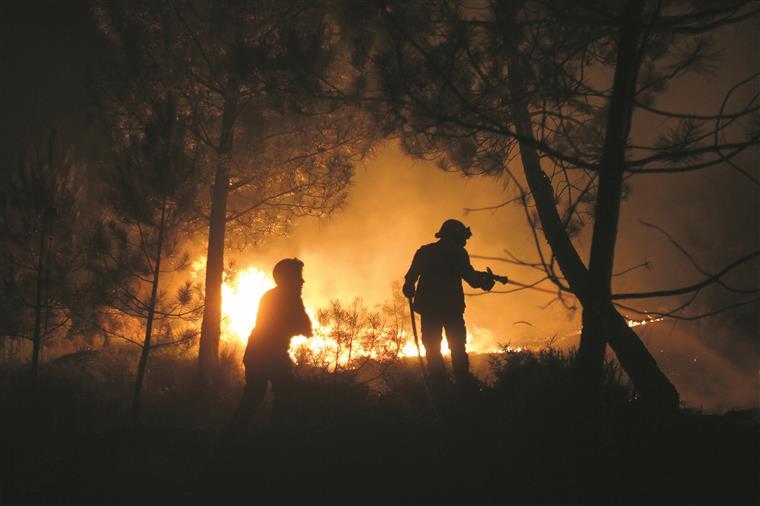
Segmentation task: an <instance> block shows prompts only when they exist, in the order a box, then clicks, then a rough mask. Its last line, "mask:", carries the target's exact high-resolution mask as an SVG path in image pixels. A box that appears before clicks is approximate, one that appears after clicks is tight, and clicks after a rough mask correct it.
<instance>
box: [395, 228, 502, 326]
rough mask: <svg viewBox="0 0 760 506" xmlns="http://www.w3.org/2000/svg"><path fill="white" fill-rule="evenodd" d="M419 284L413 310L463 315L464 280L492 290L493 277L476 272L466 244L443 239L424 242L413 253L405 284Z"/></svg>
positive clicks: (471, 284)
mask: <svg viewBox="0 0 760 506" xmlns="http://www.w3.org/2000/svg"><path fill="white" fill-rule="evenodd" d="M418 278H419V284H418V285H417V289H416V291H415V294H414V310H415V312H417V313H419V314H436V315H441V316H443V315H462V314H463V313H464V308H465V303H464V292H463V290H462V280H463V279H464V280H465V281H467V283H468V284H469V285H470V286H472V287H473V288H482V289H484V290H490V289H491V288H492V287H493V284H494V282H493V278H492V277H491V276H490V275H489V274H488V273H487V272H480V271H476V270H475V269H474V268H473V267H472V265H471V264H470V256H469V255H468V254H467V250H465V249H464V247H462V246H459V245H458V244H456V242H454V241H453V240H450V239H447V238H442V239H440V240H438V241H437V242H433V243H430V244H425V245H424V246H422V247H421V248H420V249H418V250H417V252H416V253H415V254H414V259H413V260H412V265H411V267H409V272H407V273H406V276H405V284H406V285H411V286H414V284H415V282H417V280H418Z"/></svg>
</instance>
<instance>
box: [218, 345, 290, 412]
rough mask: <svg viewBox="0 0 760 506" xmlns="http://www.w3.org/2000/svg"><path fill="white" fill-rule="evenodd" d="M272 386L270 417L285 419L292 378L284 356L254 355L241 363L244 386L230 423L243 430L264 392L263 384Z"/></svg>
mask: <svg viewBox="0 0 760 506" xmlns="http://www.w3.org/2000/svg"><path fill="white" fill-rule="evenodd" d="M268 382H271V384H272V395H273V397H274V399H273V402H272V414H273V418H274V419H275V421H277V420H278V419H281V418H283V417H284V416H287V415H286V413H287V412H288V408H287V406H288V405H289V402H290V400H291V397H292V395H293V389H294V384H295V378H294V376H293V370H292V364H291V362H290V357H289V356H288V354H287V353H278V354H276V355H275V354H273V355H268V354H267V355H265V356H256V357H254V358H253V359H252V360H250V361H249V362H247V363H246V364H245V387H244V389H243V396H242V397H241V399H240V404H239V405H238V408H237V411H236V412H235V415H234V416H233V424H234V425H236V426H238V427H244V426H246V425H247V424H248V422H249V420H250V419H251V417H252V416H253V415H254V413H256V410H257V409H258V408H259V406H260V405H261V403H262V402H263V401H264V397H265V396H266V393H267V383H268Z"/></svg>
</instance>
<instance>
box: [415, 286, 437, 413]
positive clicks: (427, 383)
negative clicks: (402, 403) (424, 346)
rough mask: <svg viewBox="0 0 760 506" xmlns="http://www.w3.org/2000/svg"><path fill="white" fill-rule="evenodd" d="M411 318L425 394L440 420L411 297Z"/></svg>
mask: <svg viewBox="0 0 760 506" xmlns="http://www.w3.org/2000/svg"><path fill="white" fill-rule="evenodd" d="M409 316H410V317H411V319H412V335H413V336H414V345H415V346H416V347H417V360H418V361H419V364H420V372H421V373H422V382H423V383H424V384H425V393H426V394H427V398H428V402H429V403H430V407H431V409H432V410H433V416H434V417H435V418H436V419H439V418H440V416H439V415H438V408H437V407H436V405H435V399H434V398H433V391H432V388H431V386H430V377H429V376H428V374H427V369H426V368H425V362H423V361H422V350H421V349H420V339H419V337H418V336H417V319H416V318H415V317H414V303H413V302H412V298H411V297H409Z"/></svg>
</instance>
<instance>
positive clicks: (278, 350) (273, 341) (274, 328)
mask: <svg viewBox="0 0 760 506" xmlns="http://www.w3.org/2000/svg"><path fill="white" fill-rule="evenodd" d="M298 335H304V336H311V320H309V316H308V315H307V314H306V309H305V308H304V305H303V300H302V299H301V297H300V295H298V294H297V293H293V292H289V291H288V290H283V289H282V288H281V287H275V288H272V289H271V290H269V291H268V292H266V293H265V294H264V296H263V297H262V298H261V302H260V303H259V312H258V315H257V316H256V326H255V327H254V329H253V331H252V332H251V336H250V337H249V338H248V345H247V346H246V349H245V356H244V357H243V362H245V363H246V364H249V363H250V362H251V359H252V357H254V356H261V355H267V356H271V355H278V354H279V355H282V354H283V353H287V351H288V347H289V346H290V339H291V338H292V337H293V336H298Z"/></svg>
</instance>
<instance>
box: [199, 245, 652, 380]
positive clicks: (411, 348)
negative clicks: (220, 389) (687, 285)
mask: <svg viewBox="0 0 760 506" xmlns="http://www.w3.org/2000/svg"><path fill="white" fill-rule="evenodd" d="M205 263H206V262H205V258H204V257H201V258H199V259H197V260H196V261H195V262H193V266H192V269H193V274H192V275H193V277H197V275H198V273H199V272H200V271H202V270H203V269H204V268H205ZM274 286H275V284H274V282H273V281H272V279H271V278H270V276H269V275H267V274H266V273H264V272H263V271H262V270H261V269H258V268H257V267H254V266H250V267H248V268H246V269H244V270H242V271H240V272H239V273H238V274H237V276H235V277H234V278H233V279H231V280H227V281H225V282H224V285H223V286H222V339H224V340H225V341H228V342H232V343H241V344H243V345H245V344H246V343H247V342H248V336H249V335H250V333H251V330H252V329H253V327H254V326H255V324H256V315H257V313H258V309H259V302H260V300H261V297H262V296H263V295H264V293H266V292H267V291H268V290H270V289H272V288H274ZM306 312H307V313H308V315H309V317H310V318H311V321H312V325H313V334H314V337H312V338H310V339H307V338H306V337H304V336H296V337H294V338H293V339H292V341H291V347H290V355H291V357H293V359H296V357H297V356H298V354H299V351H303V350H304V349H306V350H308V351H309V352H310V353H311V355H312V356H313V357H322V360H323V361H324V362H325V363H329V364H331V365H333V366H334V364H336V363H337V364H340V365H343V364H345V363H347V362H349V361H350V360H351V358H352V354H353V357H354V358H355V357H357V356H358V355H363V356H368V357H373V358H374V357H376V356H377V353H376V351H375V350H372V349H367V350H365V349H363V347H362V344H361V342H359V341H357V342H356V343H354V344H353V345H352V346H351V347H345V346H343V347H342V346H341V345H340V344H339V343H337V342H336V340H335V339H334V338H332V337H331V336H332V335H333V334H332V333H333V329H331V328H330V327H329V326H320V324H319V322H318V319H317V316H316V311H315V310H314V309H313V308H312V307H310V306H309V305H308V304H307V307H306ZM417 318H418V320H417V322H418V324H419V317H417ZM663 319H664V318H662V317H657V318H655V317H648V318H645V319H643V320H627V323H628V326H629V327H638V326H642V325H648V324H650V323H655V322H659V321H662V320H663ZM418 328H419V327H418ZM400 337H401V340H400V343H401V344H400V345H399V347H398V350H397V354H398V355H399V356H402V357H411V356H416V355H417V346H416V345H415V343H414V338H413V336H412V335H411V333H410V332H408V331H405V330H401V331H400ZM467 349H468V351H470V352H475V353H495V352H499V351H500V350H501V349H502V348H501V346H500V345H499V344H498V343H497V342H496V340H495V339H494V337H493V335H492V334H491V333H490V332H489V331H488V330H486V329H482V328H479V327H476V326H470V327H469V328H468V332H467ZM507 349H510V350H513V351H522V350H524V349H527V348H525V347H523V346H517V347H513V346H510V347H508V348H507ZM441 352H442V353H443V354H444V355H446V356H449V355H450V354H451V351H450V349H449V346H448V343H447V342H446V337H445V335H444V338H443V342H442V343H441ZM420 353H421V354H422V355H425V348H424V346H423V345H422V343H421V342H420Z"/></svg>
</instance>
